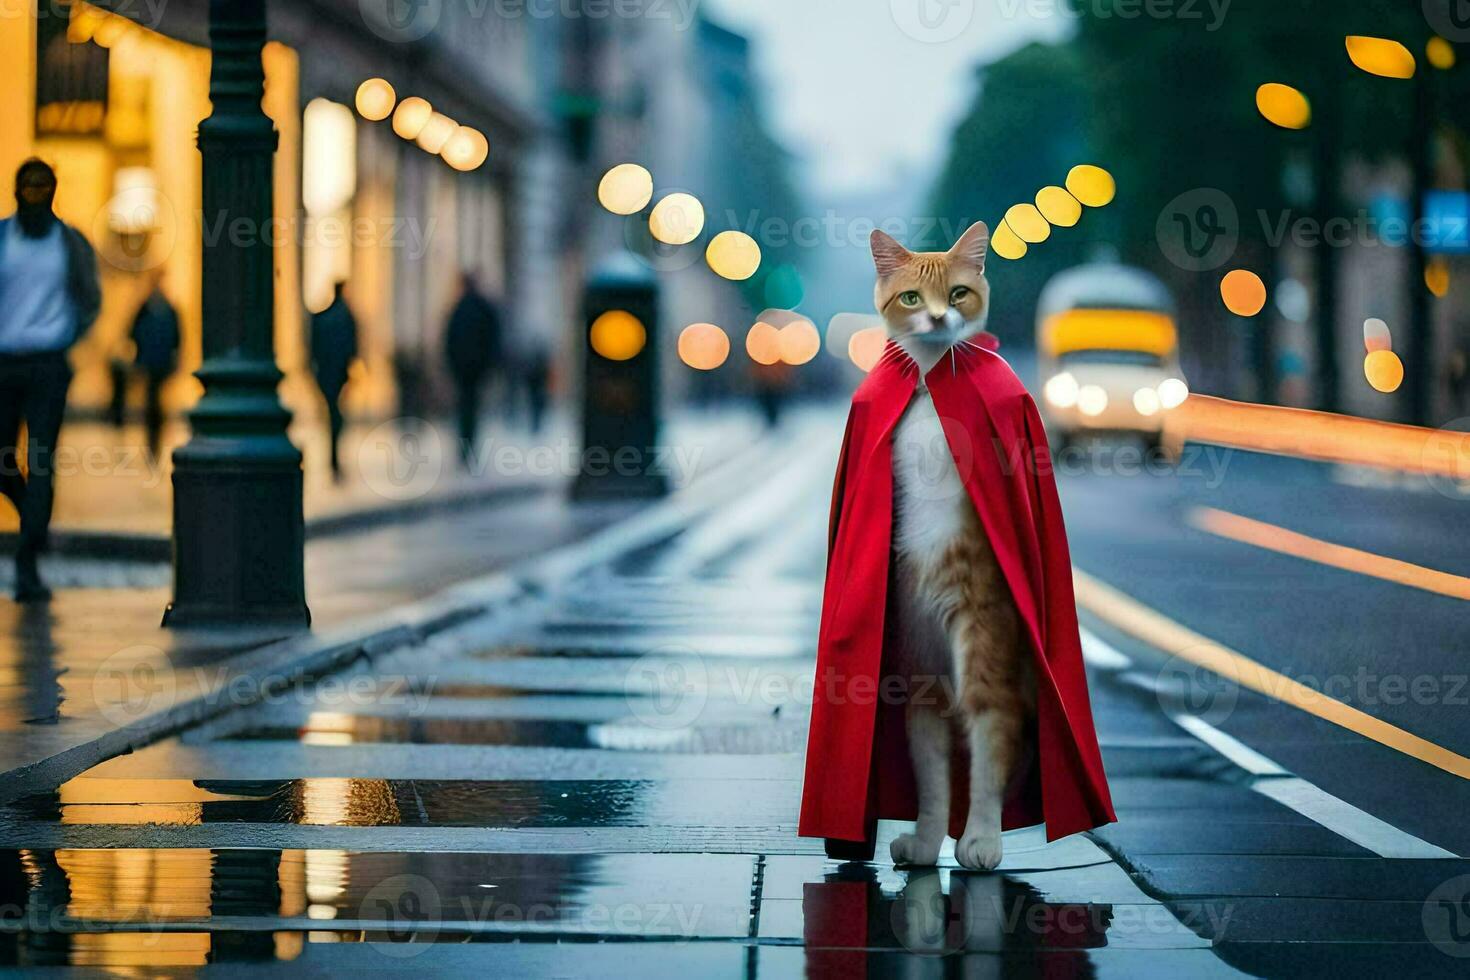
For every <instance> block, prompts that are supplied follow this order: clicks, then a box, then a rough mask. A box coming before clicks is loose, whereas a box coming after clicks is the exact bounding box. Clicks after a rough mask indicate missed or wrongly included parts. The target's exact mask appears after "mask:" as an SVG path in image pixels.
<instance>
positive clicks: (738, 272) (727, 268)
mask: <svg viewBox="0 0 1470 980" xmlns="http://www.w3.org/2000/svg"><path fill="white" fill-rule="evenodd" d="M704 260H705V261H706V262H708V263H709V267H710V268H711V269H713V270H714V271H715V274H716V275H719V276H723V277H724V278H726V279H732V280H735V281H737V282H738V281H740V280H742V279H749V278H750V277H751V276H753V275H755V273H756V270H757V269H759V268H760V267H761V247H760V246H759V245H758V244H756V241H755V239H754V238H751V237H750V236H749V235H747V234H746V233H745V232H743V231H722V232H720V233H719V234H718V235H716V236H715V237H714V238H713V239H711V241H710V243H709V248H707V249H705V251H704Z"/></svg>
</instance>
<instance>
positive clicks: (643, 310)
mask: <svg viewBox="0 0 1470 980" xmlns="http://www.w3.org/2000/svg"><path fill="white" fill-rule="evenodd" d="M658 294H659V285H658V279H657V278H656V277H655V276H654V274H653V272H652V270H650V269H649V268H648V267H647V265H645V264H644V263H642V262H640V261H639V260H638V258H637V256H635V255H633V254H631V253H629V252H615V253H613V254H612V255H611V256H609V257H608V258H607V259H606V260H604V261H603V262H602V263H600V264H599V265H598V266H597V268H596V269H595V270H594V271H593V273H592V276H591V278H590V279H589V280H588V282H587V289H586V292H585V294H584V298H583V314H584V316H583V319H582V362H583V374H582V454H581V460H580V467H579V471H578V474H577V478H576V480H575V481H574V482H573V484H572V498H573V499H574V500H606V499H609V498H630V497H658V496H662V495H663V494H665V493H667V492H668V474H667V473H666V472H664V468H663V465H662V459H661V455H662V454H660V453H659V452H658V448H657V447H658V431H659V378H658V370H659V364H658Z"/></svg>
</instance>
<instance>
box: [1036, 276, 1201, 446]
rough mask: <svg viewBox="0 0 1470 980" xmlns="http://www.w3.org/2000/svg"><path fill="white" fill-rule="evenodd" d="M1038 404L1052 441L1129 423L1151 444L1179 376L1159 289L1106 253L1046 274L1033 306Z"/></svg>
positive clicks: (1178, 399) (1128, 428)
mask: <svg viewBox="0 0 1470 980" xmlns="http://www.w3.org/2000/svg"><path fill="white" fill-rule="evenodd" d="M1036 353H1037V358H1038V368H1039V377H1040V380H1041V393H1042V398H1041V413H1042V418H1043V419H1044V420H1045V422H1046V427H1047V432H1048V433H1049V434H1050V436H1051V439H1052V443H1053V446H1054V447H1056V448H1058V449H1061V448H1065V447H1066V446H1068V445H1070V444H1071V443H1072V442H1073V441H1074V440H1076V439H1077V438H1078V437H1079V436H1084V435H1092V434H1118V433H1136V434H1138V435H1141V436H1142V437H1143V439H1144V440H1145V442H1146V443H1147V444H1148V445H1149V447H1150V448H1154V449H1157V447H1158V443H1159V438H1160V435H1161V433H1162V432H1163V427H1164V419H1165V417H1166V416H1167V415H1168V413H1169V412H1171V411H1173V410H1174V409H1176V408H1178V407H1179V406H1180V405H1182V404H1184V401H1185V399H1186V398H1188V397H1189V386H1188V384H1187V383H1186V382H1185V379H1184V372H1183V371H1181V370H1180V368H1179V333H1178V329H1177V327H1176V324H1175V307H1174V301H1173V297H1172V296H1170V294H1169V290H1168V289H1167V288H1166V287H1165V286H1164V284H1163V283H1162V282H1160V281H1159V280H1158V279H1157V278H1155V277H1154V276H1152V275H1150V274H1149V273H1147V272H1144V271H1143V270H1141V269H1135V268H1133V267H1131V266H1126V265H1120V264H1117V263H1111V262H1100V263H1093V264H1089V265H1081V266H1077V267H1075V268H1072V269H1068V270H1067V271H1066V272H1062V273H1059V274H1058V275H1056V276H1054V277H1053V278H1052V279H1051V281H1050V282H1048V283H1047V284H1046V288H1045V289H1043V290H1042V293H1041V299H1040V302H1039V303H1038V306H1037V314H1036Z"/></svg>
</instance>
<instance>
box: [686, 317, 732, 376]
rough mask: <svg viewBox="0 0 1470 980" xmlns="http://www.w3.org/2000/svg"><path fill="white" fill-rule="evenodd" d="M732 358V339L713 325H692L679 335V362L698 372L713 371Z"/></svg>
mask: <svg viewBox="0 0 1470 980" xmlns="http://www.w3.org/2000/svg"><path fill="white" fill-rule="evenodd" d="M729 356H730V338H729V337H727V336H726V335H725V331H723V330H721V329H720V328H719V327H717V326H715V325H714V324H713V323H691V324H690V325H689V326H687V327H685V328H684V330H683V331H682V332H681V333H680V334H679V360H681V361H683V362H684V363H685V364H687V365H689V366H690V367H692V368H694V369H695V370H698V371H713V370H714V369H715V368H717V367H719V366H720V365H721V364H724V363H725V359H726V358H728V357H729Z"/></svg>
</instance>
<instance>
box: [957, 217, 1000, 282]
mask: <svg viewBox="0 0 1470 980" xmlns="http://www.w3.org/2000/svg"><path fill="white" fill-rule="evenodd" d="M949 254H950V255H951V256H952V257H954V258H957V259H965V260H966V261H968V262H971V263H974V266H975V268H976V269H977V270H978V271H980V272H984V271H985V257H986V256H987V255H989V254H990V228H989V227H987V226H986V224H985V222H983V221H977V222H975V223H974V224H973V225H971V226H970V227H969V228H968V229H966V230H965V233H964V234H963V235H961V236H960V240H959V241H957V242H955V243H954V248H952V249H950V250H949Z"/></svg>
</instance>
